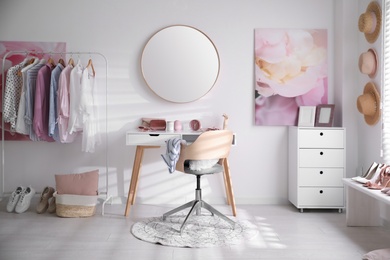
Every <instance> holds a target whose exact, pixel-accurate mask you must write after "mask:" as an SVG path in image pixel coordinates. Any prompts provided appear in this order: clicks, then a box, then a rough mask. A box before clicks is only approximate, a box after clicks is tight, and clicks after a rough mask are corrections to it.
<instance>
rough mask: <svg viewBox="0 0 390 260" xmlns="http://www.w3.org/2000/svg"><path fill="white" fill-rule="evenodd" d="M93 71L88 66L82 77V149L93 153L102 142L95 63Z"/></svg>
mask: <svg viewBox="0 0 390 260" xmlns="http://www.w3.org/2000/svg"><path fill="white" fill-rule="evenodd" d="M91 70H92V71H91V73H90V71H89V70H88V68H86V69H84V71H83V74H82V78H81V99H80V108H81V113H82V119H83V135H82V151H83V152H89V153H93V152H95V146H96V145H99V144H100V143H101V138H100V133H99V116H98V110H97V107H98V104H97V99H96V98H95V91H96V89H95V88H96V87H95V84H96V81H95V71H94V69H93V65H92V67H91Z"/></svg>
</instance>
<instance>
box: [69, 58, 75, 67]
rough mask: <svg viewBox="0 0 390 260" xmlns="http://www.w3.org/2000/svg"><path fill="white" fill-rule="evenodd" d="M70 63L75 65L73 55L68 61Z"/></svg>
mask: <svg viewBox="0 0 390 260" xmlns="http://www.w3.org/2000/svg"><path fill="white" fill-rule="evenodd" d="M68 65H72V66H73V67H74V60H73V58H72V57H70V59H69V61H68Z"/></svg>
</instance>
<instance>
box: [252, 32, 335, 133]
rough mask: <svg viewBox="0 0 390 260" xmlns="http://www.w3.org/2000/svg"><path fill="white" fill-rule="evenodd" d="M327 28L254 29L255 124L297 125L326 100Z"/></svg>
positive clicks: (325, 102)
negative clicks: (302, 109)
mask: <svg viewBox="0 0 390 260" xmlns="http://www.w3.org/2000/svg"><path fill="white" fill-rule="evenodd" d="M327 74H328V73H327V30H326V29H311V30H304V29H255V125H262V126H288V125H296V124H297V119H298V111H299V106H316V105H319V104H327V103H328V76H327Z"/></svg>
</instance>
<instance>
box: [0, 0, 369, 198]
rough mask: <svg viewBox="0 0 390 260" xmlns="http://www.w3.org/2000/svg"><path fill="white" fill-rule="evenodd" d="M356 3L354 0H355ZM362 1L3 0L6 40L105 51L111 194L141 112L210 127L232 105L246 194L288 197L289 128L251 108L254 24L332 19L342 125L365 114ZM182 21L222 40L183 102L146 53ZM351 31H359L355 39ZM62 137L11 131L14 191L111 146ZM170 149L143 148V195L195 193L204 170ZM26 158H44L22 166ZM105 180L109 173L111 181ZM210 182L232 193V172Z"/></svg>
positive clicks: (352, 136)
mask: <svg viewBox="0 0 390 260" xmlns="http://www.w3.org/2000/svg"><path fill="white" fill-rule="evenodd" d="M350 5H352V6H353V7H354V8H352V9H351V8H349V7H350ZM356 9H357V7H356V4H355V3H354V1H353V0H345V1H342V3H341V4H340V1H329V0H295V1H290V0H243V1H235V0H214V1H208V0H198V1H190V0H182V1H176V0H164V1H161V0H148V1H126V0H118V1H92V0H84V1H76V0H71V1H66V3H63V4H61V7H59V6H58V5H57V4H53V2H52V1H48V0H38V1H27V0H17V1H1V2H0V24H1V25H2V26H0V41H11V40H13V41H54V42H56V41H64V42H66V43H67V48H68V51H80V50H81V51H97V52H101V53H103V54H104V55H105V56H106V57H107V59H108V96H107V100H108V107H107V109H108V114H107V116H108V117H107V128H108V146H107V147H108V149H107V151H108V156H107V158H108V168H109V172H108V174H109V193H110V194H112V195H115V196H116V195H118V196H125V195H126V194H127V190H128V185H129V180H130V175H131V169H132V165H133V156H134V152H135V151H134V150H135V149H134V147H128V146H125V132H126V131H127V130H131V129H134V128H135V127H136V126H137V125H138V124H139V122H140V118H142V117H164V118H166V119H169V120H171V119H172V120H173V119H179V120H182V121H189V120H191V119H194V118H198V119H200V120H201V121H202V123H203V125H204V126H206V127H208V126H218V127H221V126H222V114H223V113H226V114H228V115H229V118H230V119H229V127H230V128H231V129H232V130H234V131H235V132H236V134H237V139H238V144H237V146H235V147H234V149H233V150H232V152H231V156H230V167H231V173H232V180H233V188H234V193H235V197H236V202H237V203H259V204H262V203H264V204H266V203H286V202H287V160H288V154H287V150H288V149H287V141H288V140H287V128H286V127H260V126H255V125H254V120H253V118H254V116H253V106H254V104H253V98H254V80H253V78H254V73H253V70H254V69H253V48H254V37H253V35H254V29H255V28H325V29H328V38H329V88H330V93H331V96H330V97H329V98H330V100H331V101H334V102H335V104H336V107H337V110H336V113H337V115H336V123H337V124H338V126H341V125H347V127H348V128H349V127H354V126H355V119H354V118H356V117H357V116H358V115H357V114H356V109H354V108H351V106H352V104H353V102H354V101H353V100H356V99H355V98H356V97H357V94H356V92H355V91H354V90H351V89H353V88H354V86H353V85H354V80H353V78H355V77H356V73H357V71H356V70H355V69H350V68H349V66H350V65H351V66H355V64H356V63H355V62H356V58H351V57H353V55H356V54H355V53H351V52H353V50H354V48H352V49H351V48H350V47H349V45H353V43H354V39H356V37H357V36H356V35H357V24H356V21H355V19H356V17H355V16H356V12H355V10H356ZM344 13H346V15H347V16H346V17H344ZM336 14H337V15H338V17H335V15H336ZM351 19H353V21H351ZM16 21H17V22H16ZM27 24H28V26H26V25H27ZM173 24H186V25H190V26H194V27H196V28H198V29H200V30H202V31H203V32H204V33H206V34H207V35H208V36H209V37H210V38H211V39H212V41H213V42H214V44H215V45H216V47H217V49H218V51H219V55H220V59H221V71H220V76H219V79H218V81H217V83H216V85H215V87H214V88H213V89H212V91H211V92H209V94H207V95H206V96H205V97H204V98H202V99H201V100H199V101H196V102H193V103H188V104H174V103H169V102H166V101H163V100H161V99H159V98H158V97H156V96H155V95H154V94H153V93H152V92H151V91H150V90H149V89H148V88H147V87H146V85H145V83H144V81H143V79H142V75H141V72H140V67H139V59H140V54H141V51H142V48H143V45H144V44H145V42H146V41H147V39H148V38H149V37H150V36H151V34H153V33H154V32H156V31H157V30H159V29H161V28H162V27H165V26H168V25H173ZM355 25H356V26H355ZM352 27H353V28H352ZM31 28H33V29H31ZM340 30H341V31H340ZM344 33H346V34H347V35H350V37H352V38H350V37H349V36H348V39H347V38H346V37H345V35H346V34H344ZM334 46H337V48H335V47H334ZM339 46H342V48H341V49H340V48H339ZM339 54H340V55H339ZM341 57H342V59H341ZM356 66H357V65H356ZM335 68H336V69H337V72H336V73H335V70H334V69H335ZM354 68H357V67H354ZM99 69H102V68H101V67H98V68H97V71H98V73H99ZM340 71H342V73H340ZM344 72H345V73H344ZM335 82H336V83H335ZM361 87H362V86H361ZM346 89H348V91H347V90H346ZM344 92H347V95H346V96H345V94H344ZM340 95H341V96H340ZM341 108H342V109H341ZM343 112H344V113H343ZM364 127H365V126H363V127H362V128H363V130H364ZM347 131H348V138H349V139H348V140H349V141H351V140H352V142H353V140H356V131H355V130H353V129H351V130H347ZM360 131H362V129H360ZM349 145H350V144H348V147H349ZM59 146H61V145H58V144H46V143H39V144H38V143H31V142H30V143H26V142H6V172H5V176H6V177H5V187H6V188H5V191H6V192H9V191H12V190H13V189H14V188H15V187H16V186H17V185H21V184H23V185H28V184H31V185H33V186H35V187H36V189H37V190H42V188H43V187H44V186H45V185H54V177H53V174H54V173H57V172H69V171H80V170H82V169H84V168H89V167H92V168H93V167H99V168H100V169H102V171H104V168H105V165H106V162H105V149H103V148H104V147H103V148H102V149H101V150H99V151H98V152H97V153H96V154H95V155H83V154H80V152H78V149H79V146H78V145H77V144H75V145H73V146H72V145H71V146H66V147H64V146H61V147H59ZM351 147H352V149H351V155H348V167H349V169H355V168H356V157H357V156H356V154H355V152H356V149H355V148H356V145H355V144H352V146H351ZM359 148H360V147H359ZM163 152H164V149H159V150H155V151H148V152H147V153H146V154H145V158H144V165H143V169H142V174H141V177H140V186H139V189H138V202H145V203H181V202H183V201H184V200H188V199H192V198H193V189H194V188H195V187H194V179H193V178H192V176H184V175H182V174H180V173H174V174H172V175H170V174H168V172H167V169H166V166H165V165H164V163H163V162H162V160H161V159H160V153H163ZM348 152H349V149H348ZM28 158H31V160H33V161H36V160H38V161H39V162H40V163H34V165H32V166H30V163H28V165H26V164H25V165H24V166H23V167H22V166H20V164H21V161H22V162H23V160H28ZM48 158H49V163H46V162H47V160H48ZM348 174H349V175H350V174H351V173H350V172H349V173H348ZM352 175H355V170H353V174H352ZM104 180H105V179H104V177H103V176H102V178H101V182H100V186H101V188H102V189H104V185H105V183H104ZM204 187H205V196H206V197H207V199H208V200H211V202H213V201H214V202H218V201H220V202H222V198H223V197H224V188H223V183H222V176H220V175H218V176H213V177H211V178H207V180H206V179H205V181H204ZM211 192H212V195H210V193H211Z"/></svg>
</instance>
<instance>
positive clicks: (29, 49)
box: [0, 41, 66, 141]
mask: <svg viewBox="0 0 390 260" xmlns="http://www.w3.org/2000/svg"><path fill="white" fill-rule="evenodd" d="M10 51H15V52H14V53H12V52H10ZM64 52H66V43H65V42H19V41H0V58H1V62H0V104H1V105H0V116H1V117H2V116H3V113H2V107H3V97H2V89H3V77H4V79H5V77H6V73H7V70H8V69H9V68H11V67H12V66H15V65H17V64H19V63H21V62H22V61H23V60H24V59H25V58H26V57H38V58H40V59H42V58H43V59H46V60H47V59H48V58H49V57H52V59H53V60H55V61H57V60H58V59H59V58H60V57H61V56H62V55H61V54H55V53H64ZM64 58H65V55H64ZM3 65H4V68H3ZM3 73H4V75H3ZM4 81H5V80H4ZM0 128H1V126H0ZM9 129H10V125H9V123H4V140H15V141H28V140H30V139H29V137H28V136H26V135H22V134H18V133H14V132H12V133H11V132H10V131H9ZM1 139H2V136H1V135H0V140H1Z"/></svg>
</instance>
